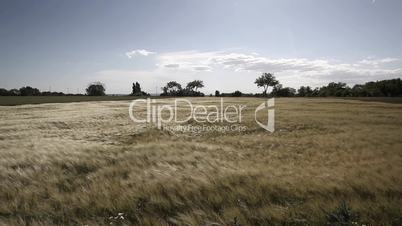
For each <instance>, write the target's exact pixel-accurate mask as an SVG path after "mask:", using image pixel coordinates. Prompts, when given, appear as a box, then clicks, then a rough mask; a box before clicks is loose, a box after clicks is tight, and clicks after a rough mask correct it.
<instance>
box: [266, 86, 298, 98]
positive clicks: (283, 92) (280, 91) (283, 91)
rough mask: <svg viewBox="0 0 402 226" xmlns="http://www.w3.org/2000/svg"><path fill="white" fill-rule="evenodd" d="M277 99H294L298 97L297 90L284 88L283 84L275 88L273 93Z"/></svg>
mask: <svg viewBox="0 0 402 226" xmlns="http://www.w3.org/2000/svg"><path fill="white" fill-rule="evenodd" d="M271 94H272V95H273V96H276V97H293V96H295V95H296V90H295V89H293V88H290V87H283V86H282V85H281V84H278V85H276V86H274V88H273V90H272V93H271Z"/></svg>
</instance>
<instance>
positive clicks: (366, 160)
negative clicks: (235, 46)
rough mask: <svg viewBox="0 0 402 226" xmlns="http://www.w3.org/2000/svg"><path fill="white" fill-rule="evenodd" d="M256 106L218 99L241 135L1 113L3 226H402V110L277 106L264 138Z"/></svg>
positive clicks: (91, 106) (33, 108)
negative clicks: (237, 110)
mask: <svg viewBox="0 0 402 226" xmlns="http://www.w3.org/2000/svg"><path fill="white" fill-rule="evenodd" d="M191 100H192V101H193V102H196V103H208V104H211V103H218V101H219V98H192V99H191ZM158 101H160V102H162V101H165V102H168V101H170V100H169V99H159V100H158ZM261 101H262V99H258V98H225V102H226V103H231V104H246V105H247V109H245V111H244V112H243V113H244V115H245V118H244V121H243V124H244V125H246V126H247V127H248V128H247V131H245V132H241V133H239V132H228V133H220V132H209V133H202V132H201V133H197V134H193V133H171V132H167V131H163V130H158V129H156V128H154V127H152V126H146V125H144V124H135V123H133V122H132V121H130V119H129V116H128V104H129V102H128V101H103V102H80V103H63V104H41V105H22V106H1V107H0V118H1V121H0V181H1V183H0V225H25V224H27V225H109V224H110V223H113V225H132V224H134V225H326V224H327V222H328V221H333V222H334V221H336V220H334V219H336V216H341V215H342V214H341V213H338V214H337V212H336V210H339V209H340V208H338V207H339V206H340V204H341V203H342V202H345V203H347V205H348V207H350V209H351V212H353V213H355V214H352V217H351V218H353V219H352V221H354V222H357V224H358V225H362V224H366V225H401V224H402V177H401V175H402V164H401V162H402V104H390V103H381V102H364V101H357V100H341V99H329V98H312V99H306V98H280V99H277V100H276V106H275V110H276V132H275V133H272V134H271V133H269V132H267V131H265V130H264V129H262V128H260V127H258V125H256V123H255V122H254V109H255V107H256V106H258V105H259V104H260V103H261ZM142 110H144V109H142ZM183 114H184V113H183ZM260 116H261V117H263V115H260ZM189 123H191V124H194V123H195V122H189ZM119 213H121V216H123V217H121V216H119ZM331 213H333V215H331ZM116 216H117V217H116ZM331 216H332V217H331ZM110 217H112V218H110ZM115 218H116V219H115ZM122 218H124V219H122Z"/></svg>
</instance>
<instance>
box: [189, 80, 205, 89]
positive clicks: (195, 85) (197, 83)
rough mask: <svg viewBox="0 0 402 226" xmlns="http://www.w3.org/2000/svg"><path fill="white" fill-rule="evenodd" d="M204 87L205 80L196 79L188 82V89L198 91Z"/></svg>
mask: <svg viewBox="0 0 402 226" xmlns="http://www.w3.org/2000/svg"><path fill="white" fill-rule="evenodd" d="M202 87H204V82H203V81H201V80H194V81H192V82H189V83H187V87H186V88H187V89H188V90H190V91H195V92H197V91H198V89H200V88H202Z"/></svg>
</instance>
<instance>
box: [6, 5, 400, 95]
mask: <svg viewBox="0 0 402 226" xmlns="http://www.w3.org/2000/svg"><path fill="white" fill-rule="evenodd" d="M401 12H402V1H400V0H375V1H373V0H277V1H273V0H147V1H145V0H144V1H134V0H132V1H128V0H119V1H110V0H85V1H82V0H64V1H63V0H40V1H39V0H0V87H5V88H18V87H21V86H24V85H31V86H34V87H38V88H40V89H41V90H49V87H51V89H52V91H63V92H67V91H70V92H77V91H79V92H83V91H84V88H85V86H86V85H87V84H88V83H90V82H93V81H101V82H103V83H105V84H106V87H107V92H108V93H129V92H130V89H131V83H132V82H135V81H139V82H140V83H141V84H142V86H143V88H144V89H145V90H146V91H147V92H152V93H154V92H155V89H156V87H159V88H158V89H160V87H161V86H163V85H164V84H165V83H166V82H167V81H170V80H176V81H178V82H180V83H183V84H185V83H187V82H189V81H191V80H193V79H201V80H203V81H204V83H205V86H206V87H205V88H204V89H203V91H204V92H205V93H213V92H214V91H215V90H220V91H223V92H231V91H234V90H241V91H243V92H257V91H259V89H258V88H257V87H256V86H255V84H254V83H253V82H254V80H255V78H256V77H257V76H258V75H259V74H260V73H261V72H273V73H275V75H276V77H277V78H278V79H279V80H280V82H281V83H283V84H284V85H285V86H291V87H295V88H296V87H298V86H300V85H310V86H321V85H324V84H326V83H328V82H329V81H343V82H346V83H348V84H350V85H353V84H355V83H363V82H366V81H370V80H377V79H390V78H397V77H401V76H402V13H401Z"/></svg>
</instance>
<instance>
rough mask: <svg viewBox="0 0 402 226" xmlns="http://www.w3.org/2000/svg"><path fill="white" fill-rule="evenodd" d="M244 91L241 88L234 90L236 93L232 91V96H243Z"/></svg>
mask: <svg viewBox="0 0 402 226" xmlns="http://www.w3.org/2000/svg"><path fill="white" fill-rule="evenodd" d="M241 95H242V93H241V92H240V91H239V90H236V91H234V93H232V97H241Z"/></svg>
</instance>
